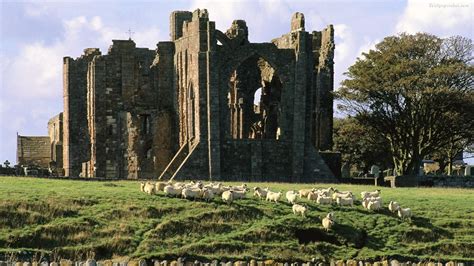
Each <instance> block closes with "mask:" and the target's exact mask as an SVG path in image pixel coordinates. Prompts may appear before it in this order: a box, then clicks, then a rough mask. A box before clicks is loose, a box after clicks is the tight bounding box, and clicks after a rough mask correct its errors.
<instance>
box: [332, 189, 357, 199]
mask: <svg viewBox="0 0 474 266" xmlns="http://www.w3.org/2000/svg"><path fill="white" fill-rule="evenodd" d="M339 197H341V198H352V199H354V198H353V195H352V192H350V191H344V192H334V193H333V194H332V199H333V200H336V199H337V198H339Z"/></svg>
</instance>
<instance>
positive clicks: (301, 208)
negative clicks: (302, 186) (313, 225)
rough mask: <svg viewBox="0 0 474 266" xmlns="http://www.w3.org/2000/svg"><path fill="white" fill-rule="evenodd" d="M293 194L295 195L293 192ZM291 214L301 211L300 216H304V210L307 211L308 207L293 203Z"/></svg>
mask: <svg viewBox="0 0 474 266" xmlns="http://www.w3.org/2000/svg"><path fill="white" fill-rule="evenodd" d="M295 195H297V194H296V193H295ZM292 209H293V214H297V213H301V216H303V217H306V212H307V211H308V208H307V207H306V206H304V205H300V204H293V208H292Z"/></svg>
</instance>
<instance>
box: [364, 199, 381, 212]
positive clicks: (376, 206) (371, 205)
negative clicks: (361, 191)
mask: <svg viewBox="0 0 474 266" xmlns="http://www.w3.org/2000/svg"><path fill="white" fill-rule="evenodd" d="M381 208H382V204H381V203H380V201H376V200H375V201H369V204H367V209H368V210H370V211H376V210H379V209H381Z"/></svg>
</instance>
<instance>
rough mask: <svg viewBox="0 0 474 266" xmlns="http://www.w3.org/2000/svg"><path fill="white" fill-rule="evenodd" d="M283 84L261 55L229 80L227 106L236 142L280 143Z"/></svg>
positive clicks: (246, 64)
mask: <svg viewBox="0 0 474 266" xmlns="http://www.w3.org/2000/svg"><path fill="white" fill-rule="evenodd" d="M281 90H282V83H281V80H280V78H279V77H278V75H277V73H276V71H275V69H274V68H273V67H272V66H271V65H270V64H269V63H268V62H267V61H265V59H263V58H261V57H259V56H258V55H255V56H252V57H250V58H248V59H247V60H245V61H244V62H242V63H241V64H240V65H239V67H238V68H237V69H236V70H235V71H234V72H233V73H232V75H231V77H230V80H229V92H228V97H227V98H228V106H229V115H230V134H231V137H232V138H233V139H279V132H280V124H279V121H280V113H281V106H280V105H281Z"/></svg>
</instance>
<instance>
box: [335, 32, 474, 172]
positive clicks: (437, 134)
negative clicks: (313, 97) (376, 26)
mask: <svg viewBox="0 0 474 266" xmlns="http://www.w3.org/2000/svg"><path fill="white" fill-rule="evenodd" d="M472 52H473V45H472V40H470V39H467V38H463V37H459V36H456V37H451V38H447V39H441V38H438V37H436V36H433V35H430V34H426V33H418V34H415V35H408V34H400V35H398V36H390V37H386V38H385V39H384V40H383V41H382V42H380V43H379V44H377V45H376V48H375V49H374V50H370V51H369V52H368V53H363V56H362V57H361V58H358V59H357V61H356V63H355V64H354V65H352V66H351V67H350V68H349V70H348V72H347V73H345V75H346V76H347V77H348V78H347V79H346V80H344V81H343V82H342V83H341V84H342V87H341V88H340V90H339V91H338V93H337V95H336V96H337V97H338V98H339V99H340V100H341V101H342V104H341V105H340V107H341V109H343V110H345V111H346V112H348V113H349V114H352V115H354V116H355V117H356V118H357V119H358V121H359V122H360V123H362V124H363V125H366V126H368V127H370V128H372V129H373V130H374V131H375V132H378V133H379V134H381V136H383V137H384V138H385V139H386V140H387V143H388V145H389V148H390V152H391V155H392V161H393V165H394V168H395V171H396V172H397V174H399V175H406V174H411V175H413V174H417V173H418V169H419V166H420V164H421V160H422V159H424V158H425V157H427V156H428V155H430V154H432V153H434V152H436V151H439V150H440V149H442V148H444V147H446V146H448V145H449V144H450V142H451V140H450V139H451V137H452V136H460V137H462V138H469V136H470V135H471V134H472V131H473V130H472V129H473V128H474V92H473V85H474V67H473V65H472V62H473V57H472Z"/></svg>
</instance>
